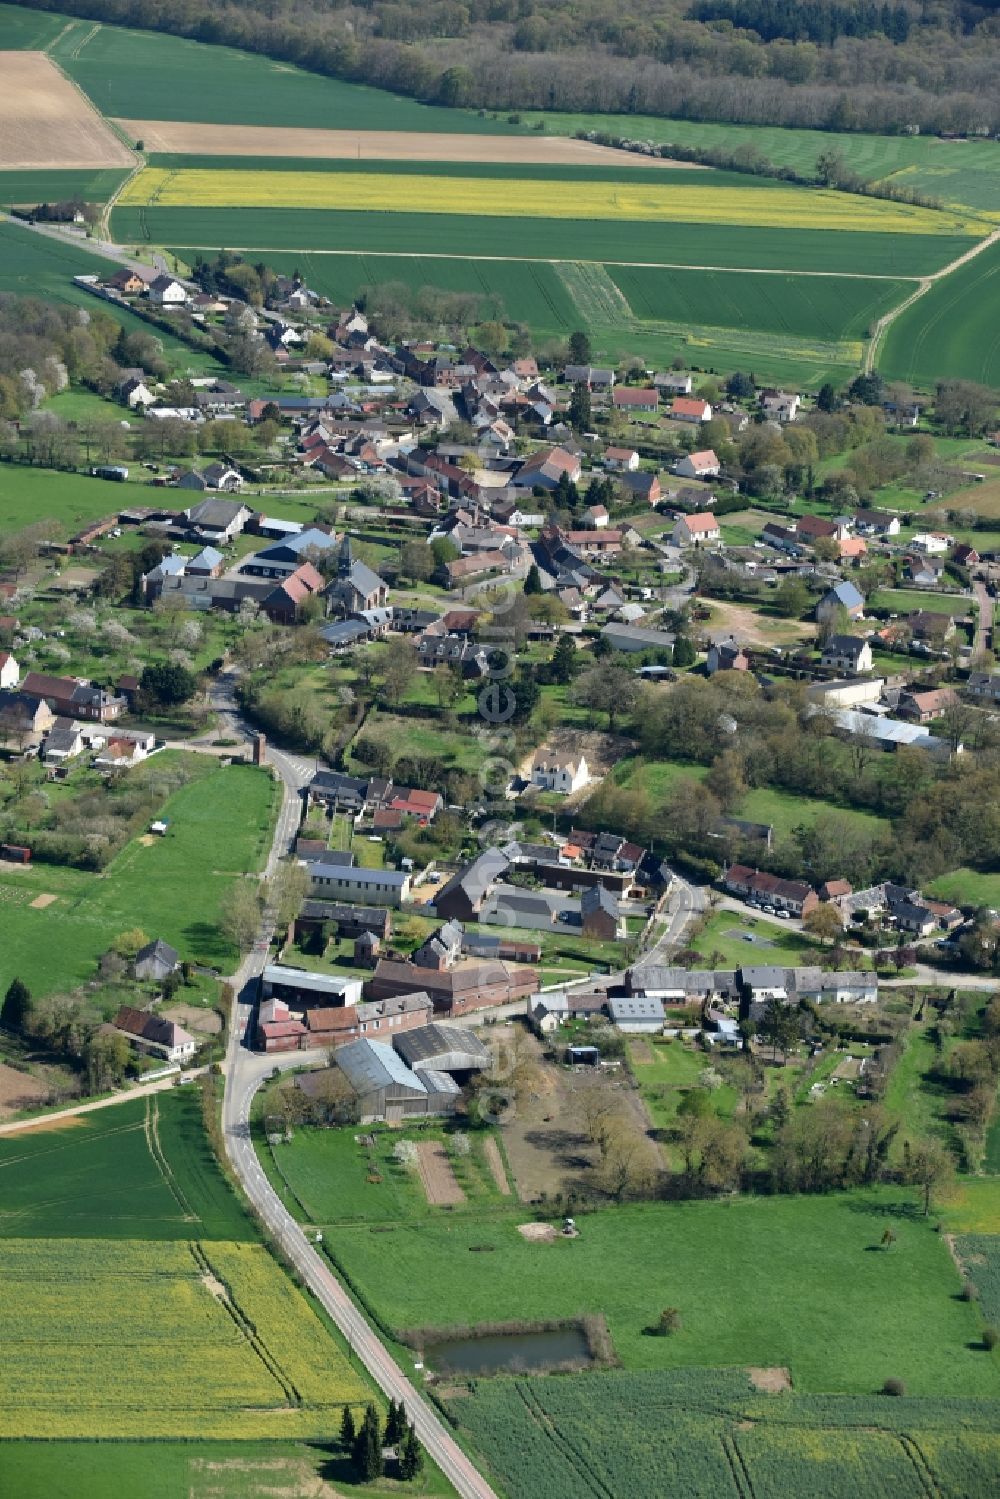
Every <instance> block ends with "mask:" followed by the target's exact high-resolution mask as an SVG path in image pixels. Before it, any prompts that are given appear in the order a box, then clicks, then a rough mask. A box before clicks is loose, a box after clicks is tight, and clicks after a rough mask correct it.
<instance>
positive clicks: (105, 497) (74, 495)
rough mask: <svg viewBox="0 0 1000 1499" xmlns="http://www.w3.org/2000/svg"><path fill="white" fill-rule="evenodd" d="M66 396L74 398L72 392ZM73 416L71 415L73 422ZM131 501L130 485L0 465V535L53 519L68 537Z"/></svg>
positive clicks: (56, 406)
mask: <svg viewBox="0 0 1000 1499" xmlns="http://www.w3.org/2000/svg"><path fill="white" fill-rule="evenodd" d="M0 248H2V247H0ZM69 394H71V395H72V397H73V399H74V400H75V399H76V394H77V393H76V392H72V393H69ZM61 399H62V398H61V397H58V396H57V397H56V399H55V401H54V402H53V403H52V409H53V410H55V411H57V412H59V411H60V407H59V404H58V403H59V401H60V400H61ZM93 399H94V400H97V399H98V398H97V397H96V396H95V397H94V398H93ZM116 409H118V408H116ZM119 412H120V409H119ZM60 414H62V415H66V416H67V418H69V417H70V415H71V413H70V412H68V411H63V412H60ZM75 416H76V414H75V413H73V419H74V420H75ZM119 419H120V415H119ZM135 502H136V489H135V487H134V486H133V485H131V484H128V485H126V484H117V483H113V482H112V481H111V480H109V479H93V478H91V477H90V475H89V474H60V473H55V472H53V470H51V469H41V468H24V467H21V466H20V465H16V464H12V463H3V464H0V534H2V533H3V532H4V531H17V530H19V529H20V528H21V527H22V526H30V525H32V524H33V522H35V521H38V520H53V521H56V522H58V524H59V526H60V529H61V531H62V534H63V535H64V536H67V537H68V536H70V535H71V534H72V533H73V532H74V531H77V530H79V528H80V527H81V526H82V525H83V524H84V522H85V521H89V520H97V519H98V518H99V517H100V516H103V515H110V514H112V513H113V512H116V511H117V510H119V509H120V508H121V507H122V505H124V504H129V503H135Z"/></svg>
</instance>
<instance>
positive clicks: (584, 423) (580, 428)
mask: <svg viewBox="0 0 1000 1499" xmlns="http://www.w3.org/2000/svg"><path fill="white" fill-rule="evenodd" d="M590 420H591V409H590V391H589V390H588V388H587V386H586V385H583V384H580V385H574V386H573V394H572V395H571V396H570V398H569V424H570V426H571V427H572V428H573V429H574V431H576V432H585V431H587V429H588V428H589V427H590Z"/></svg>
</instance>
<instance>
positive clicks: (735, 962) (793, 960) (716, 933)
mask: <svg viewBox="0 0 1000 1499" xmlns="http://www.w3.org/2000/svg"><path fill="white" fill-rule="evenodd" d="M744 932H749V933H750V934H751V935H752V936H753V937H755V938H756V939H757V940H756V941H754V942H748V941H747V940H746V938H745V937H744V936H743V935H742V933H744ZM691 946H692V947H693V948H694V949H695V950H696V951H697V952H700V953H701V955H702V957H703V958H704V960H705V963H706V966H712V967H722V968H738V967H741V966H742V965H743V964H749V965H754V964H761V963H790V964H799V963H815V962H817V961H818V959H819V949H818V947H817V946H816V944H815V943H814V942H810V941H809V939H808V938H807V937H802V936H800V935H799V933H798V932H796V931H793V930H792V929H791V925H790V924H789V925H785V923H783V922H775V921H768V920H766V919H765V918H764V917H758V916H742V915H741V914H740V913H739V912H738V911H730V910H721V911H716V913H715V915H714V916H710V917H709V919H708V921H707V923H706V924H705V927H704V929H703V930H702V931H700V932H699V933H698V935H697V937H694V938H692V940H691ZM713 953H714V954H715V957H714V959H712V954H713ZM710 959H712V961H711V963H710V961H709V960H710Z"/></svg>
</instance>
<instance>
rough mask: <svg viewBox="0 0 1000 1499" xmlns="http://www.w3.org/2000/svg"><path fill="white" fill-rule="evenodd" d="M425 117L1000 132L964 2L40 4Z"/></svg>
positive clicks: (988, 35) (989, 60) (981, 37)
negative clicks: (394, 100)
mask: <svg viewBox="0 0 1000 1499" xmlns="http://www.w3.org/2000/svg"><path fill="white" fill-rule="evenodd" d="M33 8H34V9H38V10H51V11H57V12H59V13H69V14H71V15H76V16H82V17H87V18H91V19H94V20H97V21H108V22H113V23H118V24H121V25H131V26H138V27H143V28H147V29H151V30H156V31H165V32H169V33H171V34H173V35H176V36H182V37H191V38H194V39H195V40H198V41H203V42H217V43H225V44H228V45H230V46H234V47H241V48H245V49H246V50H249V51H251V52H258V53H263V54H264V55H266V56H269V57H273V58H276V59H279V60H282V61H286V62H292V63H296V64H299V65H300V66H301V67H303V68H306V69H309V70H310V71H312V72H317V73H322V74H327V75H329V76H332V77H336V78H345V79H351V80H353V81H356V82H360V83H368V84H373V85H375V86H377V87H381V88H386V89H391V90H394V91H396V92H398V93H401V94H407V95H410V96H411V97H413V98H416V99H419V100H422V101H424V102H428V103H435V104H440V105H448V106H456V107H470V108H480V109H498V110H499V109H502V110H507V109H511V110H515V111H516V110H520V109H528V108H532V109H548V110H566V111H581V110H586V111H595V112H605V113H621V114H626V115H627V114H647V115H662V116H672V117H677V118H681V119H692V120H720V121H729V122H732V123H739V124H774V125H794V126H805V127H812V128H819V129H829V130H848V131H849V130H866V131H881V132H884V133H888V134H895V133H899V132H904V131H905V132H906V133H911V134H912V133H917V132H918V131H919V132H923V133H942V132H943V133H958V134H971V135H982V134H989V133H992V132H993V131H995V130H996V129H997V128H998V126H1000V95H998V94H997V91H996V89H995V86H994V74H995V66H994V52H993V45H992V44H993V43H994V41H995V38H996V37H997V34H998V27H1000V20H998V17H997V14H996V8H995V6H993V5H973V4H967V3H964V0H940V3H933V0H931V3H928V4H925V5H916V4H910V3H906V0H900V3H897V4H894V5H878V6H876V5H873V4H871V3H870V0H856V3H852V0H819V3H816V4H810V5H806V6H795V7H792V6H790V5H788V4H787V3H785V0H693V3H688V0H624V3H623V4H621V5H619V6H616V7H615V8H614V10H613V11H609V10H608V9H607V8H606V7H604V6H598V5H597V4H596V3H594V0H465V3H458V0H434V3H431V4H425V3H423V0H420V3H418V0H388V3H386V0H373V3H371V4H368V5H364V6H362V5H350V4H337V3H329V0H327V3H323V0H290V3H288V4H285V5H282V6H281V7H280V8H278V7H275V6H274V5H273V4H271V3H270V0H242V3H240V4H235V3H230V4H225V3H221V4H219V5H216V6H213V7H210V8H205V7H203V6H200V5H194V4H193V3H191V0H35V4H34V5H33Z"/></svg>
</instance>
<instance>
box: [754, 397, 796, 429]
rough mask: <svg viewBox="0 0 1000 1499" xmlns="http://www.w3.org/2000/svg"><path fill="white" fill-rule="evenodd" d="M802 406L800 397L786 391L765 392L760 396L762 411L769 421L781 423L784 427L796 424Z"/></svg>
mask: <svg viewBox="0 0 1000 1499" xmlns="http://www.w3.org/2000/svg"><path fill="white" fill-rule="evenodd" d="M801 404H802V402H801V398H800V397H799V396H797V395H790V394H789V393H788V392H787V391H784V390H763V391H761V394H760V409H761V411H763V413H764V415H765V417H766V418H767V419H768V421H772V422H780V423H781V424H782V426H784V425H785V424H786V423H787V422H794V420H795V418H796V417H797V416H798V414H799V407H800V406H801Z"/></svg>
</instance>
